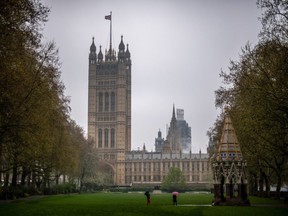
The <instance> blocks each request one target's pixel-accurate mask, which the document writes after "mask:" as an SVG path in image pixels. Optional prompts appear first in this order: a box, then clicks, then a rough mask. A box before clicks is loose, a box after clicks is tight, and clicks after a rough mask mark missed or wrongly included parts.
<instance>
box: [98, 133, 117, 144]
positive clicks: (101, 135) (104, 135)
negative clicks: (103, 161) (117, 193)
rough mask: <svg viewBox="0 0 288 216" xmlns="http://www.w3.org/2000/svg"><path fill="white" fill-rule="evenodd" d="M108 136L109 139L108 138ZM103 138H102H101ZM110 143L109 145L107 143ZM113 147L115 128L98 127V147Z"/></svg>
mask: <svg viewBox="0 0 288 216" xmlns="http://www.w3.org/2000/svg"><path fill="white" fill-rule="evenodd" d="M109 136H110V139H109ZM103 138H104V139H103ZM109 144H110V145H109ZM109 147H110V148H115V129H114V128H112V129H110V132H109V129H108V128H105V129H104V130H103V129H101V128H100V129H98V148H109Z"/></svg>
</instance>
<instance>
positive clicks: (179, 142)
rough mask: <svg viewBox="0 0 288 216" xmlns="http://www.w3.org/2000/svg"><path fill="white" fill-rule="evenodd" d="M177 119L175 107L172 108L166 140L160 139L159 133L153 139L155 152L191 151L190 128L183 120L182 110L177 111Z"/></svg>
mask: <svg viewBox="0 0 288 216" xmlns="http://www.w3.org/2000/svg"><path fill="white" fill-rule="evenodd" d="M176 113H177V118H176V116H175V107H174V106H173V112H172V119H171V122H170V125H169V126H168V130H167V137H166V140H164V139H163V138H162V134H161V131H160V130H159V132H158V137H157V138H155V150H156V152H161V151H165V152H169V151H171V152H174V153H178V152H180V151H182V152H189V151H190V150H191V127H190V126H189V125H188V123H187V122H186V121H185V120H184V110H183V109H177V111H176Z"/></svg>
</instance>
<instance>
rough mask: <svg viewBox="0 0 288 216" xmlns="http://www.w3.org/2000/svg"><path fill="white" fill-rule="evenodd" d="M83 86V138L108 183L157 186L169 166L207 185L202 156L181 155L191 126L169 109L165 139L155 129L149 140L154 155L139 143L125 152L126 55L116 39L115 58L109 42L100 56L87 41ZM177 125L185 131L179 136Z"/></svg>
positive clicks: (208, 170) (128, 130)
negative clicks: (85, 115)
mask: <svg viewBox="0 0 288 216" xmlns="http://www.w3.org/2000/svg"><path fill="white" fill-rule="evenodd" d="M88 88H89V89H88V139H89V140H91V141H92V142H93V145H94V148H96V149H97V152H98V157H99V159H100V161H101V163H102V167H104V169H106V171H107V172H108V173H110V175H111V179H112V182H113V184H114V185H133V184H134V185H135V184H139V185H144V184H145V185H147V184H148V185H159V184H161V181H162V180H163V179H164V178H165V176H166V175H167V174H168V172H169V169H170V168H171V167H179V168H180V169H181V170H182V172H183V174H184V176H185V178H186V181H187V183H191V184H193V183H195V184H207V183H211V179H212V174H211V168H210V163H209V156H208V154H206V153H205V154H203V153H201V151H200V152H199V153H192V152H191V148H190V151H186V152H184V151H183V150H184V144H182V143H183V140H186V141H185V142H186V144H185V145H188V146H189V142H190V145H191V128H190V127H189V126H188V124H187V123H186V121H183V120H184V119H182V117H181V112H180V117H179V118H180V119H178V120H177V119H176V115H175V109H174V107H173V113H172V118H171V122H170V126H169V131H168V134H167V137H166V139H164V138H162V134H161V131H159V132H158V137H157V138H156V139H155V150H156V151H155V152H148V151H146V148H145V145H144V146H143V149H142V150H139V151H131V56H130V52H129V49H128V44H127V45H126V46H125V45H124V43H123V37H122V36H121V41H120V44H119V46H118V55H116V51H115V50H114V49H112V45H111V43H110V47H109V50H107V51H105V55H103V53H102V50H101V46H100V49H99V51H98V52H97V51H96V46H95V43H94V38H93V39H92V44H91V46H90V53H89V84H88ZM179 122H182V123H181V124H182V127H183V128H186V132H185V133H181V132H179V131H181V130H180V129H179V127H180V126H179V125H181V124H180V123H179ZM183 125H184V126H183ZM189 128H190V134H189ZM187 130H188V131H187ZM183 134H186V135H185V136H184V135H183ZM187 134H188V135H187ZM189 136H190V141H189ZM187 139H188V144H187ZM186 147H187V146H186ZM186 150H187V148H186Z"/></svg>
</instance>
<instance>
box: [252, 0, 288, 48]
mask: <svg viewBox="0 0 288 216" xmlns="http://www.w3.org/2000/svg"><path fill="white" fill-rule="evenodd" d="M257 5H258V7H259V8H261V11H262V17H261V23H262V31H261V32H260V37H261V39H262V40H277V41H278V42H285V43H287V42H288V24H287V23H288V11H287V9H288V2H287V1H281V0H258V1H257Z"/></svg>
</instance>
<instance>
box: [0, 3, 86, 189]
mask: <svg viewBox="0 0 288 216" xmlns="http://www.w3.org/2000/svg"><path fill="white" fill-rule="evenodd" d="M0 8H1V10H0V32H1V34H0V58H1V61H0V172H1V173H3V174H5V185H6V186H7V185H8V180H9V177H10V176H12V185H13V186H16V184H17V183H18V182H17V179H19V176H21V178H20V179H21V185H22V186H24V185H25V184H32V186H33V185H36V186H37V187H38V188H40V186H42V187H50V182H51V181H54V182H56V183H57V182H58V179H59V176H60V175H62V176H64V177H65V176H66V175H69V176H75V175H76V174H77V172H78V169H79V167H80V163H81V162H80V160H81V157H80V154H81V149H82V146H83V145H85V144H86V139H85V137H84V135H83V130H82V129H81V128H80V127H79V126H77V125H76V123H75V122H74V121H73V120H71V119H70V117H69V112H70V107H69V98H68V97H66V96H65V95H64V89H65V86H64V85H63V83H62V82H61V71H60V64H59V59H58V50H57V49H56V47H55V44H54V43H53V42H52V43H48V44H42V41H41V39H42V34H41V28H42V25H43V23H44V22H46V21H47V18H48V13H49V9H48V8H47V7H45V6H44V5H43V4H42V3H41V2H40V1H38V0H10V1H1V2H0Z"/></svg>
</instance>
